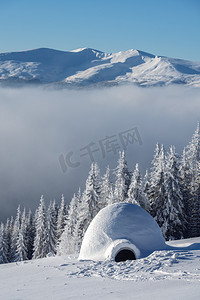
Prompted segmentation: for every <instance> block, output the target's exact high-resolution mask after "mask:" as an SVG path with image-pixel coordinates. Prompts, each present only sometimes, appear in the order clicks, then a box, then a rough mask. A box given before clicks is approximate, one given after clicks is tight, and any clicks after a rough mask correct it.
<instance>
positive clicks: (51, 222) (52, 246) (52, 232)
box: [47, 201, 57, 255]
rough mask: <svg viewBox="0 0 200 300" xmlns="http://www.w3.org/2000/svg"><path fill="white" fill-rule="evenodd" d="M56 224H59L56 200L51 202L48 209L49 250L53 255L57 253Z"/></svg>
mask: <svg viewBox="0 0 200 300" xmlns="http://www.w3.org/2000/svg"><path fill="white" fill-rule="evenodd" d="M56 225H57V213H56V203H55V201H53V202H50V204H49V207H48V210H47V248H48V250H47V252H48V253H51V254H53V255H55V254H56V243H57V237H56V229H57V228H56Z"/></svg>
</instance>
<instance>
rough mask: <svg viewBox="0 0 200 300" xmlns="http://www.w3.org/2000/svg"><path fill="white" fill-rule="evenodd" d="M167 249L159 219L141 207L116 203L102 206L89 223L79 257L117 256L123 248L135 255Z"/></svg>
mask: <svg viewBox="0 0 200 300" xmlns="http://www.w3.org/2000/svg"><path fill="white" fill-rule="evenodd" d="M162 249H166V244H165V240H164V238H163V235H162V233H161V230H160V228H159V226H158V224H157V223H156V221H155V220H154V219H153V218H152V217H151V216H150V215H149V214H148V213H147V212H146V211H145V210H144V209H142V208H141V207H139V206H138V205H136V204H131V203H116V204H112V205H108V206H107V207H105V208H103V209H102V210H101V211H100V212H99V213H98V214H97V215H96V217H95V218H94V219H93V220H92V222H91V223H90V225H89V227H88V229H87V231H86V233H85V236H84V239H83V242H82V246H81V250H80V254H79V258H78V259H79V260H99V261H102V260H115V257H116V255H117V254H118V253H119V252H120V251H122V250H130V251H132V252H133V253H134V255H135V258H136V259H137V258H141V257H144V256H147V255H149V254H150V253H152V252H153V251H155V250H162Z"/></svg>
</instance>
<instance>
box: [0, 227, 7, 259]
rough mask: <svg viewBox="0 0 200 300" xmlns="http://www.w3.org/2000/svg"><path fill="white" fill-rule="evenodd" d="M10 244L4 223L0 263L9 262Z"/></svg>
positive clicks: (0, 236) (0, 243)
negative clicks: (8, 243)
mask: <svg viewBox="0 0 200 300" xmlns="http://www.w3.org/2000/svg"><path fill="white" fill-rule="evenodd" d="M7 253H8V245H7V241H6V235H5V228H4V224H3V223H1V225H0V264H5V263H7V262H8V259H7Z"/></svg>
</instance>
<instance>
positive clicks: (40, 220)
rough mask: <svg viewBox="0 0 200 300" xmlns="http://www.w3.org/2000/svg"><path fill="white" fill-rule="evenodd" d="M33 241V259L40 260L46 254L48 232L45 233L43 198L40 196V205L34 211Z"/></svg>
mask: <svg viewBox="0 0 200 300" xmlns="http://www.w3.org/2000/svg"><path fill="white" fill-rule="evenodd" d="M35 230H36V234H35V240H34V252H33V258H34V259H35V258H42V257H45V256H46V255H47V254H48V250H49V249H48V236H47V235H48V232H47V219H46V209H45V204H44V197H43V196H41V198H40V204H39V207H38V209H37V210H36V215H35Z"/></svg>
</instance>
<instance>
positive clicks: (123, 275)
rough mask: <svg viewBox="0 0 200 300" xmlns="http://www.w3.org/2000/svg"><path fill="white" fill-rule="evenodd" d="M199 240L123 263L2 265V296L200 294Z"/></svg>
mask: <svg viewBox="0 0 200 300" xmlns="http://www.w3.org/2000/svg"><path fill="white" fill-rule="evenodd" d="M199 243H200V238H193V239H188V240H180V241H173V242H168V244H170V245H171V246H176V247H179V248H177V249H176V248H172V249H171V250H164V251H155V252H153V253H152V254H151V255H149V256H148V257H146V258H142V259H138V260H136V261H126V262H121V263H116V262H111V261H107V262H93V261H78V260H77V256H74V255H71V256H58V257H48V258H43V259H37V260H32V261H24V262H20V263H19V262H17V263H10V264H5V265H0V299H4V300H8V299H9V300H14V299H21V300H22V299H24V300H25V299H26V300H27V299H28V300H31V299H33V300H35V299H42V300H43V299H58V300H61V299H63V300H66V299H77V300H79V299H87V300H90V299H92V300H95V299H102V298H103V299H113V300H116V299H120V300H121V299H127V300H130V299H162V300H165V299H170V300H172V299H174V300H175V299H182V300H183V299H199V295H200V244H199ZM189 245H191V246H189ZM188 246H189V247H188ZM181 247H182V248H181Z"/></svg>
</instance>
